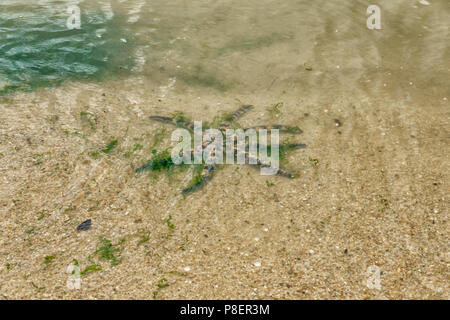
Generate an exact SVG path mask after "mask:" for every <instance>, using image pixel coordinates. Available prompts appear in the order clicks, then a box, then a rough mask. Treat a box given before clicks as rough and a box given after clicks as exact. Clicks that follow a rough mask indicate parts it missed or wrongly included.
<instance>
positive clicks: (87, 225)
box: [77, 219, 92, 231]
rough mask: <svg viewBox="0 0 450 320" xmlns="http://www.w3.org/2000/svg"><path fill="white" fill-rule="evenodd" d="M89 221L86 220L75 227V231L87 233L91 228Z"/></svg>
mask: <svg viewBox="0 0 450 320" xmlns="http://www.w3.org/2000/svg"><path fill="white" fill-rule="evenodd" d="M91 222H92V220H91V219H87V220H86V221H84V222H82V223H80V225H79V226H78V227H77V231H87V230H89V228H90V227H91Z"/></svg>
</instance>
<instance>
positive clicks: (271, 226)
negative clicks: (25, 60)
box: [0, 1, 450, 299]
mask: <svg viewBox="0 0 450 320" xmlns="http://www.w3.org/2000/svg"><path fill="white" fill-rule="evenodd" d="M203 2H204V3H207V1H203ZM430 2H431V5H430V6H423V5H421V4H420V3H418V2H417V3H413V2H410V1H399V2H398V4H392V3H391V2H388V1H385V2H382V3H380V5H381V6H382V7H383V8H384V9H386V11H387V12H386V13H385V14H384V15H383V17H384V20H383V21H384V23H383V28H382V30H377V31H372V30H368V29H367V28H365V19H366V16H365V15H364V12H365V6H366V4H365V3H363V2H358V3H357V4H356V5H355V4H352V5H350V4H349V5H346V6H343V7H337V6H336V4H334V5H333V4H329V3H330V2H327V4H324V5H321V6H320V8H318V7H314V6H310V5H309V4H308V1H305V2H303V3H302V4H301V5H300V4H299V6H300V7H299V8H296V9H299V11H295V10H292V5H293V2H286V4H285V5H281V4H279V5H277V6H276V8H277V10H278V11H273V10H272V12H273V15H274V17H278V16H282V17H285V20H283V21H284V23H276V24H274V25H273V26H272V27H269V26H267V30H265V29H259V30H260V33H261V34H260V35H258V34H257V31H256V30H258V28H259V27H260V26H266V23H263V22H261V21H263V20H261V21H259V20H258V19H268V18H269V17H268V16H269V14H268V13H267V12H271V11H270V10H263V8H260V10H261V12H259V11H258V14H255V15H250V18H246V17H247V16H246V15H245V14H244V13H245V12H247V11H246V9H245V8H243V7H239V6H236V7H233V6H230V5H229V4H227V3H226V2H223V1H222V2H218V5H217V7H214V10H212V9H210V7H208V8H209V9H208V10H206V12H202V11H201V10H199V11H198V15H197V16H196V15H194V16H195V17H197V18H198V17H202V18H203V19H198V20H196V23H193V24H192V25H190V28H189V29H188V30H183V31H180V32H179V33H178V35H179V36H180V39H183V37H182V36H183V35H184V36H186V37H188V38H189V39H190V40H189V41H188V43H189V44H190V46H186V42H181V44H179V47H176V46H177V42H174V43H175V44H174V46H175V47H174V48H173V50H168V51H167V56H166V57H165V59H162V58H161V59H156V58H155V56H151V53H149V55H150V56H149V59H147V60H146V61H149V60H152V59H155V60H154V61H155V63H148V64H145V65H143V66H142V70H141V71H140V73H139V74H137V75H130V76H126V77H123V78H117V79H107V80H105V81H103V82H94V83H92V82H72V81H67V82H65V83H64V84H63V85H61V86H59V87H55V88H42V89H38V90H35V91H33V92H17V93H15V94H12V95H7V96H3V97H0V160H1V161H0V174H1V180H2V183H1V184H0V214H1V216H2V219H1V227H2V228H1V229H0V297H2V298H3V299H12V298H16V299H17V298H18V299H42V298H51V299H56V298H59V299H73V298H76V299H80V298H81V299H196V298H197V299H213V298H216V299H222V298H223V299H271V298H276V299H421V298H422V299H448V298H449V292H450V291H449V282H448V279H449V272H448V265H449V257H448V243H449V225H448V207H449V202H448V190H449V176H448V172H449V163H450V162H449V130H448V128H449V115H450V114H449V111H450V109H449V106H450V102H449V100H448V99H450V89H449V88H450V80H449V79H450V77H449V75H450V50H449V42H448V39H449V35H450V29H449V23H448V21H450V19H449V18H450V9H449V6H448V3H446V2H445V1H430ZM396 3H397V2H396ZM252 5H253V4H249V5H248V6H249V8H250V9H251V8H255V7H254V6H253V7H252ZM267 5H268V6H270V5H273V6H274V7H275V5H274V4H271V3H270V1H267ZM414 6H416V8H415V7H414ZM201 7H202V6H199V8H201ZM239 8H240V9H239ZM250 9H249V12H250V11H251V10H250ZM300 9H302V10H303V11H301V10H300ZM239 10H242V11H239ZM333 10H334V11H333ZM361 10H362V11H361ZM236 11H237V12H236ZM360 11H361V12H363V14H362V15H361V14H359V12H360ZM296 12H297V13H296ZM298 12H302V13H301V14H300V13H298ZM296 14H298V15H299V17H297V16H296ZM221 17H222V20H221ZM229 17H234V19H231V18H229ZM318 17H322V18H321V19H320V20H318ZM323 17H324V18H323ZM349 17H350V18H351V19H349ZM236 19H237V20H236ZM240 19H249V20H250V22H249V23H247V22H248V21H247V20H245V21H246V23H243V22H242V21H241V20H240ZM252 19H253V20H252ZM220 21H222V23H223V24H225V26H223V25H220ZM237 21H238V22H237ZM264 21H265V20H264ZM275 21H277V20H275ZM208 22H210V23H211V24H210V25H208ZM218 24H219V25H218ZM200 25H201V26H202V28H199V27H198V26H200ZM233 25H235V27H233ZM239 25H241V26H242V25H245V26H247V27H248V30H247V31H249V33H250V31H252V32H251V33H250V34H251V35H250V36H248V38H249V39H250V40H251V39H253V40H254V41H253V42H251V41H250V40H248V39H245V38H244V39H242V38H239V37H238V35H237V34H238V33H239V32H240V33H241V34H244V35H245V34H246V33H245V32H242V30H239V28H238V26H239ZM208 26H210V27H208ZM424 27H426V28H424ZM302 28H303V29H302ZM269 29H270V30H269ZM222 30H228V32H229V33H228V34H226V35H225V36H223V37H220V38H217V34H219V31H222ZM220 34H222V33H220ZM247 34H248V33H247ZM268 34H269V35H270V36H269V37H267V38H264V37H265V35H268ZM227 36H228V38H229V39H227ZM242 37H244V36H242ZM217 39H219V40H217ZM180 41H182V40H180ZM186 41H187V40H186ZM249 41H250V42H249ZM194 49H195V50H194ZM202 59H203V60H202ZM152 61H153V60H152ZM183 61H185V62H184V63H183ZM196 64H197V65H200V66H201V67H195V66H196ZM177 66H180V68H177ZM172 70H173V71H172ZM177 70H178V71H177ZM280 102H282V106H281V107H280V112H278V113H273V112H270V110H271V107H272V106H273V105H274V104H276V103H280ZM242 104H251V105H253V106H254V107H255V108H254V110H252V111H251V112H250V113H248V114H247V115H246V116H245V117H243V118H242V119H240V120H239V124H241V125H242V126H253V125H259V124H269V123H271V124H273V123H281V124H286V125H297V126H299V127H300V128H301V129H302V130H303V133H302V134H301V135H285V136H283V139H282V141H291V142H299V143H305V144H307V148H306V149H301V150H296V151H293V152H291V153H290V154H289V155H288V158H287V163H286V164H285V165H286V167H287V168H288V169H289V170H292V171H295V172H297V173H298V177H296V178H295V179H292V180H290V179H283V178H282V177H275V176H273V177H265V176H261V175H259V171H258V170H256V169H254V168H251V167H249V166H237V165H224V166H223V167H221V168H220V170H218V171H217V172H216V173H215V176H214V178H213V179H212V180H211V181H210V182H209V183H208V184H207V185H206V186H205V188H203V189H202V190H200V191H198V192H196V193H193V194H192V195H189V196H187V197H182V196H181V195H180V191H181V190H182V188H183V187H184V186H185V185H186V184H187V183H188V181H189V179H190V178H191V175H192V172H191V171H190V170H185V171H175V172H174V173H173V174H172V175H167V174H165V173H159V174H152V173H143V174H136V173H135V169H136V168H137V167H139V166H141V165H142V164H143V163H145V161H146V160H148V159H149V158H151V150H152V149H157V150H163V149H165V148H168V147H169V146H170V133H171V131H172V128H171V127H168V126H165V125H163V124H160V123H155V122H152V121H150V120H149V116H150V115H168V114H170V113H172V112H175V111H183V112H184V113H185V114H186V115H187V116H189V117H190V118H192V119H194V120H209V121H210V120H212V119H213V118H214V116H216V115H220V114H222V113H224V112H227V111H232V110H235V109H237V108H238V107H239V106H240V105H242ZM163 128H165V131H164V130H163ZM114 140H117V145H116V146H115V147H114V148H113V149H111V151H110V152H108V153H102V152H101V150H104V148H105V146H107V145H108V143H110V142H111V141H114ZM96 152H97V154H96ZM88 218H91V219H92V227H91V229H90V230H88V231H84V232H77V231H76V227H77V225H79V224H80V223H81V222H83V221H85V220H86V219H88ZM100 237H104V238H107V239H108V240H110V241H111V242H112V244H113V245H114V247H115V248H117V250H118V251H116V252H115V254H116V255H117V257H119V256H120V259H119V263H118V264H117V265H112V263H111V260H110V261H108V259H106V260H105V259H101V257H100V255H99V254H98V253H96V250H97V249H98V245H99V238H100ZM46 257H47V258H46ZM74 259H76V260H77V261H78V263H79V265H80V268H81V270H85V269H86V267H87V266H89V265H93V264H96V265H101V268H102V271H91V272H86V273H85V274H83V275H82V276H81V279H82V282H81V288H80V289H79V290H70V289H68V288H67V285H66V282H67V279H68V277H69V276H70V274H68V273H67V267H68V266H69V265H71V264H72V263H73V260H74ZM370 266H377V267H379V268H380V269H379V270H380V271H381V275H380V279H381V283H380V285H381V287H380V288H379V289H376V288H372V289H371V288H369V287H368V286H367V280H368V278H369V277H370V275H368V274H367V270H368V268H369V267H370Z"/></svg>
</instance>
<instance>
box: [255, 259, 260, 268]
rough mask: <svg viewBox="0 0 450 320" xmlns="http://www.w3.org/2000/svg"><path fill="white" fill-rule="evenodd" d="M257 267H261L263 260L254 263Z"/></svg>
mask: <svg viewBox="0 0 450 320" xmlns="http://www.w3.org/2000/svg"><path fill="white" fill-rule="evenodd" d="M253 265H254V266H255V267H258V268H259V267H261V262H259V261H256V262H255V263H254V264H253Z"/></svg>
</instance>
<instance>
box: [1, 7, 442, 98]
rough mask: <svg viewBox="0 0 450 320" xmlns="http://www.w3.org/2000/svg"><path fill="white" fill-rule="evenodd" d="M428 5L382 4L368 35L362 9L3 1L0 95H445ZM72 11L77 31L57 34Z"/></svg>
mask: <svg viewBox="0 0 450 320" xmlns="http://www.w3.org/2000/svg"><path fill="white" fill-rule="evenodd" d="M430 2H431V5H429V6H426V5H422V4H420V3H419V2H418V1H409V0H399V1H380V2H379V5H380V7H381V9H382V30H379V31H373V30H368V29H367V28H366V19H367V15H366V10H367V6H368V3H367V2H366V1H337V0H335V1H312V0H303V1H300V0H285V1H274V0H248V1H237V0H195V1H186V0H171V1H167V0H152V1H145V0H95V1H86V0H78V1H76V0H73V1H69V0H67V1H58V0H37V1H31V0H2V1H1V2H0V90H2V91H3V92H4V91H9V90H11V89H17V88H21V89H30V88H35V87H41V86H51V85H55V84H59V83H61V82H62V81H64V80H67V79H77V80H80V79H81V80H82V79H88V80H101V79H104V78H105V77H111V76H113V77H117V76H121V75H130V74H132V75H139V76H143V77H144V78H145V79H146V80H148V81H152V82H154V83H157V84H159V85H167V83H170V80H171V79H176V80H177V86H186V87H193V88H207V89H211V90H215V91H217V92H228V91H229V90H232V89H237V90H241V91H248V92H255V90H265V91H266V90H270V89H273V88H274V87H277V86H278V87H279V88H282V87H284V88H285V89H286V90H289V89H290V88H292V87H296V88H301V90H304V91H307V92H310V93H316V92H318V91H322V90H327V92H329V91H335V92H340V91H341V90H342V89H343V88H348V87H358V88H360V89H362V90H363V91H373V92H378V91H379V89H380V88H381V89H382V90H386V89H385V88H383V85H384V84H385V83H386V81H389V82H390V83H392V82H394V83H397V84H398V83H400V82H402V83H404V84H405V85H407V84H408V83H409V82H411V81H412V82H414V83H415V84H417V85H418V86H419V87H420V86H422V87H423V88H425V87H430V86H431V87H434V88H441V90H444V91H445V90H446V89H445V88H444V87H446V85H447V84H448V80H447V79H448V77H449V74H450V45H449V39H450V3H449V2H448V1H447V0H435V1H430ZM73 4H77V5H78V6H79V7H80V9H81V29H80V30H68V28H67V26H66V21H67V19H68V16H69V15H68V13H67V8H68V7H69V6H70V5H73ZM305 66H308V67H311V68H312V72H307V71H305ZM379 68H383V77H379V75H380V73H379V71H380V70H381V69H379ZM387 74H388V75H389V76H390V78H387V79H386V78H385V77H386V75H387ZM367 81H371V82H370V83H369V85H367V83H368V82H367ZM375 84H376V85H375ZM388 88H391V89H390V92H389V94H391V95H393V97H394V98H397V97H398V96H399V95H401V93H402V92H403V84H402V85H401V86H399V87H395V88H394V87H393V86H392V85H390V86H389V87H388ZM444 93H446V92H444Z"/></svg>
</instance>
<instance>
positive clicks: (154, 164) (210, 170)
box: [135, 102, 306, 195]
mask: <svg viewBox="0 0 450 320" xmlns="http://www.w3.org/2000/svg"><path fill="white" fill-rule="evenodd" d="M282 106H283V103H281V102H280V103H277V104H274V105H273V106H272V107H271V108H270V110H269V112H270V113H271V114H280V113H281V111H280V109H281V107H282ZM252 109H253V106H251V105H243V106H241V107H240V108H239V109H237V110H235V111H234V112H226V113H223V114H222V115H221V116H216V117H214V119H213V120H212V122H210V123H208V122H205V123H204V124H203V130H206V129H208V128H220V130H221V131H222V133H223V132H224V130H226V129H227V128H230V127H232V128H236V127H237V126H238V127H240V126H239V124H238V123H237V122H236V120H238V119H239V118H240V117H242V116H243V115H244V114H245V113H247V112H248V111H250V110H252ZM150 119H151V120H154V121H159V122H162V123H165V124H170V125H173V126H176V127H180V128H184V129H187V130H189V131H193V128H194V124H193V123H192V121H191V120H190V119H189V118H188V117H186V116H185V115H184V114H183V113H181V112H176V113H174V114H172V116H171V117H167V116H151V117H150ZM242 129H243V130H247V129H269V130H271V129H277V130H279V131H280V132H281V133H287V134H300V133H302V132H303V131H302V130H301V129H300V128H299V127H297V126H284V125H271V126H255V127H251V128H247V129H245V128H242ZM191 139H192V137H191ZM158 140H161V137H160V136H158ZM191 142H192V141H191ZM305 147H306V145H305V144H301V143H285V144H281V145H280V146H279V155H280V160H281V161H282V162H287V160H286V158H287V156H286V155H287V153H288V152H290V151H292V150H295V149H301V148H305ZM202 148H203V151H204V150H205V148H206V145H203V146H202ZM225 151H226V148H225V147H224V152H225ZM271 151H272V148H271V146H270V145H267V152H268V156H269V157H270V154H271ZM190 152H192V150H191V151H190ZM235 152H236V149H235ZM246 157H250V156H249V155H248V154H247V155H246ZM256 166H258V167H265V166H268V165H267V164H266V163H265V162H264V161H262V160H261V159H260V158H257V164H256ZM175 167H179V168H186V167H188V165H186V164H180V165H176V164H175V163H174V162H173V160H172V157H171V154H170V152H169V151H168V150H167V149H166V150H163V151H160V152H158V151H157V150H156V149H153V150H152V158H151V159H150V160H148V161H147V162H146V163H145V164H143V165H142V166H140V167H139V168H137V169H136V170H135V172H136V173H141V172H143V171H153V172H160V171H166V172H167V173H169V174H170V173H172V172H173V170H174V168H175ZM189 167H191V168H192V179H191V181H190V182H189V183H188V185H187V186H185V187H184V189H183V190H182V194H184V195H186V194H189V193H191V192H194V191H197V190H198V189H200V188H201V187H202V186H203V185H205V184H206V182H207V181H208V180H210V179H211V178H212V176H213V174H214V172H215V171H216V169H217V168H218V167H219V165H217V164H214V163H207V161H205V159H203V160H202V164H191V165H189ZM277 174H278V175H280V176H283V177H287V178H294V177H295V174H293V173H289V172H286V171H284V170H282V169H281V168H280V169H279V170H278V172H277Z"/></svg>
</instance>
